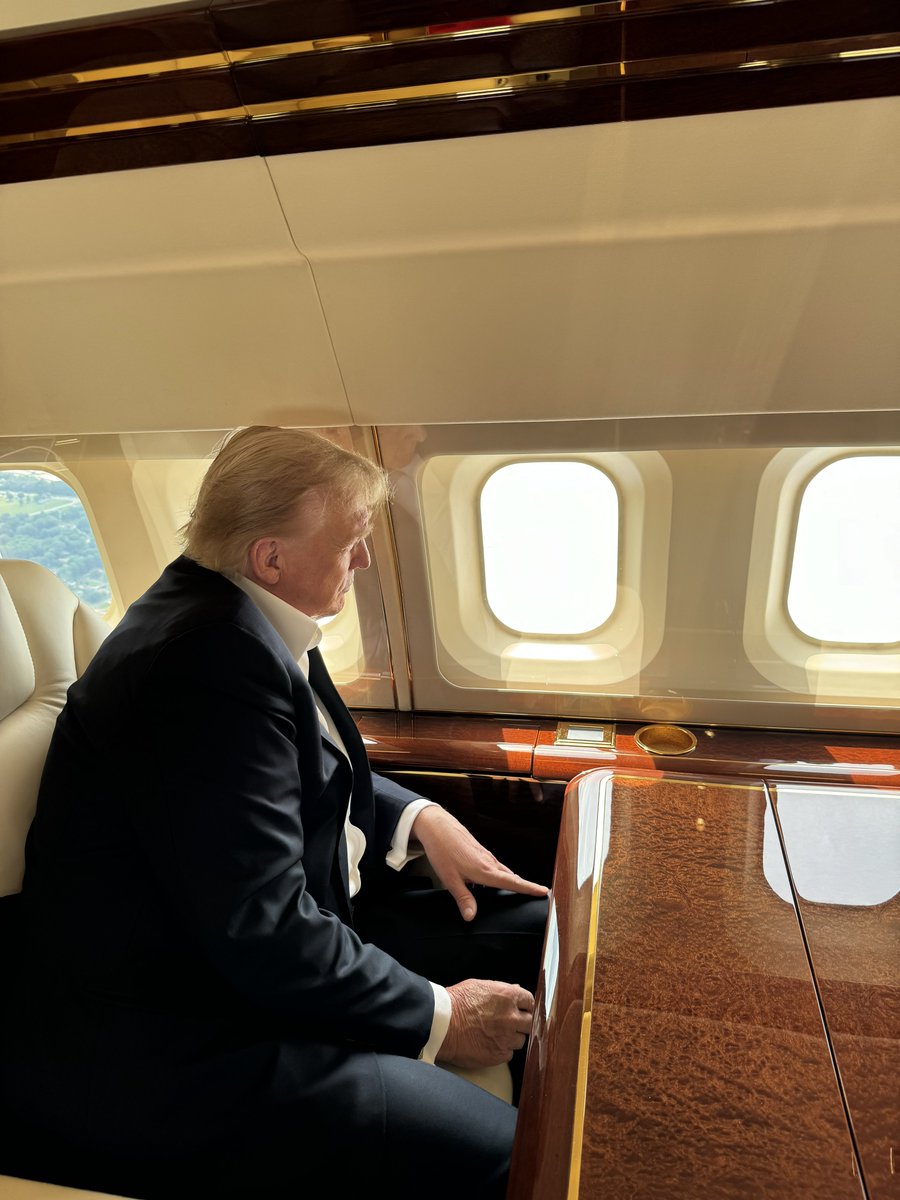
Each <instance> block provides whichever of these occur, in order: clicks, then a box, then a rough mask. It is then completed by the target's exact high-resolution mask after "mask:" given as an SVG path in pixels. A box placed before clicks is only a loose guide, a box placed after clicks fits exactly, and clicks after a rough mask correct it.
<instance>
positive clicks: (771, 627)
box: [743, 445, 900, 708]
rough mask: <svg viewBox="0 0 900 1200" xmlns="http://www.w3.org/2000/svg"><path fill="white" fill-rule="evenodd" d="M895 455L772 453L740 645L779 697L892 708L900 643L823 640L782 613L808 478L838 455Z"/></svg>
mask: <svg viewBox="0 0 900 1200" xmlns="http://www.w3.org/2000/svg"><path fill="white" fill-rule="evenodd" d="M895 455H896V456H898V457H900V447H898V446H896V445H889V446H885V445H881V446H873V445H861V446H848V445H844V446H827V447H809V446H805V447H792V448H787V449H783V450H779V451H777V452H776V453H775V454H774V455H773V457H772V459H771V461H770V462H769V464H768V466H767V467H766V469H765V470H764V471H763V473H762V477H761V479H760V483H759V488H758V490H757V499H756V512H755V516H754V523H753V535H752V539H751V547H750V555H749V560H748V575H747V588H746V593H745V604H744V623H743V645H744V651H745V653H746V655H747V659H748V661H749V662H750V664H751V665H752V666H753V667H754V668H755V669H756V670H757V671H758V672H759V673H760V675H762V676H763V678H764V679H766V680H768V681H769V682H770V683H774V684H775V685H776V686H777V687H778V688H780V689H781V690H782V691H784V692H787V693H789V695H788V696H786V697H785V699H790V698H791V697H796V698H798V699H805V700H808V699H811V700H812V701H813V703H815V704H817V705H832V704H836V705H840V704H843V703H845V702H846V701H847V700H848V699H851V700H852V701H853V702H854V703H855V704H857V705H866V706H876V707H887V708H892V707H895V706H896V702H897V694H896V693H897V685H896V680H897V677H898V674H900V643H896V642H892V643H884V642H878V643H857V642H829V641H822V640H819V639H816V638H812V637H810V636H809V635H808V634H806V633H804V632H803V631H802V630H799V629H798V628H797V626H796V625H795V623H794V621H793V619H792V618H791V616H790V613H789V612H788V607H787V594H788V588H789V584H790V574H791V570H792V567H793V561H794V547H795V544H796V534H797V525H798V522H799V513H800V503H801V501H802V497H803V494H804V492H805V491H806V488H807V486H808V484H809V483H810V482H811V480H812V479H813V478H815V476H816V475H818V474H819V473H820V472H821V471H822V470H824V469H825V468H826V467H827V466H831V465H832V463H835V462H839V461H841V460H843V459H845V458H864V457H870V456H878V457H892V456H895Z"/></svg>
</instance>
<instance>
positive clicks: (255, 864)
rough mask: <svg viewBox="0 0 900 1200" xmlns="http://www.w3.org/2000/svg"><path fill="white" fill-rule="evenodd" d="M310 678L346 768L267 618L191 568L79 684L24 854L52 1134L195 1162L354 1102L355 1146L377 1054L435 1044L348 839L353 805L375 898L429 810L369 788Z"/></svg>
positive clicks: (361, 758)
mask: <svg viewBox="0 0 900 1200" xmlns="http://www.w3.org/2000/svg"><path fill="white" fill-rule="evenodd" d="M310 679H311V681H312V683H313V685H314V686H315V688H316V691H317V693H318V695H319V696H320V698H321V700H322V701H323V703H324V704H325V705H326V707H327V708H328V710H329V712H330V713H331V716H332V718H333V720H334V722H335V725H336V727H337V728H338V730H339V732H340V734H341V737H342V738H343V740H344V743H345V745H346V747H347V750H348V753H349V757H350V765H349V766H348V763H347V759H346V758H345V757H344V755H342V754H341V753H340V752H339V751H338V750H337V749H336V748H335V747H334V746H333V744H332V743H331V742H330V740H329V739H328V738H327V737H325V736H324V735H323V734H322V732H321V729H320V725H319V721H318V716H317V712H316V708H315V703H314V700H313V694H312V691H311V689H310V686H309V684H307V682H306V680H305V679H304V678H303V675H302V673H301V672H300V670H299V669H298V667H297V664H296V662H295V661H294V660H293V659H292V658H291V656H290V653H289V652H288V650H287V647H286V646H285V645H284V643H283V642H282V640H281V638H280V637H279V636H278V635H277V634H276V633H275V631H274V629H273V628H272V626H271V625H270V624H269V623H268V621H267V620H266V619H265V618H264V617H263V616H262V614H261V613H260V611H259V609H258V608H257V607H256V605H255V604H253V602H252V601H251V600H250V599H249V598H248V597H247V596H246V595H245V594H244V593H243V592H242V591H241V590H240V589H239V588H237V587H235V586H234V585H233V584H232V583H230V582H229V581H228V580H226V579H225V578H224V577H223V576H221V575H219V574H217V573H216V572H212V571H208V570H205V569H204V568H202V567H200V566H198V565H197V564H196V563H194V562H192V561H191V560H189V559H186V558H181V559H178V560H177V561H176V562H174V563H173V564H172V565H171V566H169V567H168V568H167V569H166V570H165V572H164V573H163V575H162V576H161V578H160V579H159V580H158V582H157V583H155V584H154V585H153V587H151V588H150V590H149V591H148V592H147V593H146V594H145V595H144V596H143V597H142V598H141V599H140V600H138V601H137V602H136V603H135V604H134V605H132V607H131V608H130V609H129V611H128V613H127V614H126V616H125V618H124V619H123V621H122V622H121V623H120V625H119V626H118V627H117V629H116V630H115V631H114V632H113V633H112V634H111V635H110V636H109V638H108V639H107V641H106V642H105V643H104V645H103V646H102V648H101V649H100V651H99V653H98V654H97V656H96V658H95V659H94V661H93V662H92V664H91V666H90V667H89V669H88V670H87V672H86V673H85V675H84V676H83V678H82V679H81V680H80V681H79V682H77V683H76V684H74V685H73V687H72V688H71V690H70V692H69V698H68V702H67V704H66V707H65V709H64V711H63V712H62V714H61V716H60V718H59V721H58V723H57V727H56V732H55V734H54V737H53V742H52V745H51V748H50V753H49V756H48V759H47V764H46V768H45V771H44V777H43V781H42V785H41V793H40V798H39V801H38V808H37V814H36V817H35V821H34V824H33V826H32V830H31V833H30V834H29V839H28V846H27V852H26V874H25V885H24V890H23V899H22V904H23V908H24V913H25V936H26V942H27V946H28V953H27V960H26V964H25V967H24V968H23V971H22V975H21V979H20V986H19V989H18V993H17V994H18V998H19V999H18V1003H19V1014H18V1018H17V1021H18V1025H17V1028H18V1029H19V1030H20V1031H21V1037H20V1038H19V1039H18V1042H17V1047H16V1055H15V1057H16V1062H15V1063H14V1064H13V1070H12V1072H11V1076H10V1077H11V1078H15V1079H16V1080H17V1082H16V1085H15V1086H16V1090H17V1096H18V1098H19V1099H20V1100H21V1102H22V1106H23V1110H24V1111H25V1112H26V1113H30V1114H32V1115H33V1116H34V1117H35V1118H36V1119H38V1120H39V1121H40V1122H41V1123H42V1125H43V1127H44V1128H50V1129H53V1130H56V1131H57V1132H59V1133H60V1135H62V1136H65V1137H66V1138H69V1139H70V1140H72V1141H73V1142H74V1143H76V1144H78V1145H89V1146H97V1147H105V1148H108V1149H111V1150H112V1151H113V1152H114V1153H121V1154H131V1155H138V1156H140V1155H145V1154H159V1153H162V1154H169V1153H176V1152H177V1153H180V1152H182V1151H183V1152H185V1153H187V1152H188V1151H189V1150H191V1148H192V1147H196V1146H197V1145H205V1144H209V1145H212V1144H214V1143H218V1144H221V1141H222V1139H223V1137H225V1138H227V1137H232V1136H236V1135H237V1131H241V1133H242V1134H243V1133H246V1131H247V1129H248V1128H249V1126H250V1125H252V1124H253V1123H254V1122H257V1123H258V1124H259V1127H260V1129H266V1128H269V1127H270V1126H269V1125H266V1124H265V1123H266V1122H269V1123H271V1121H272V1119H273V1116H272V1105H273V1104H275V1103H276V1099H279V1098H283V1097H284V1096H289V1097H290V1098H291V1102H292V1103H293V1102H294V1098H296V1097H297V1096H309V1097H312V1099H311V1100H310V1101H309V1103H310V1104H312V1103H313V1102H314V1100H315V1097H316V1096H317V1095H318V1096H319V1101H320V1102H321V1100H322V1097H323V1096H325V1095H327V1094H328V1090H329V1089H333V1088H337V1089H339V1090H340V1091H341V1093H342V1096H343V1097H344V1099H345V1113H346V1117H345V1119H346V1122H347V1128H348V1129H349V1130H351V1131H352V1130H353V1128H354V1127H355V1126H357V1125H358V1126H359V1127H360V1128H362V1127H363V1126H370V1125H371V1124H372V1122H373V1120H375V1121H376V1122H377V1120H378V1114H379V1112H380V1106H381V1104H382V1103H383V1101H382V1097H381V1092H380V1089H379V1084H378V1077H377V1069H376V1068H375V1066H374V1064H373V1063H372V1061H371V1060H372V1059H373V1057H374V1056H373V1055H372V1054H371V1053H369V1052H371V1051H373V1050H374V1051H382V1052H388V1053H392V1054H398V1055H403V1056H406V1057H412V1058H414V1057H416V1055H417V1054H418V1053H419V1051H420V1050H421V1048H422V1046H423V1045H424V1043H425V1042H426V1040H427V1038H428V1035H429V1031H430V1026H431V1019H432V1014H433V1003H434V1002H433V993H432V989H431V987H430V985H429V983H428V982H427V981H426V980H425V979H423V978H422V977H420V976H418V975H415V974H413V973H412V972H410V971H408V970H407V969H406V968H404V967H402V966H400V964H398V963H397V962H396V961H395V960H394V959H392V958H390V957H389V956H388V955H386V954H384V953H383V952H382V951H380V950H379V949H378V948H377V947H375V946H373V945H364V944H362V943H361V942H360V940H359V938H358V937H357V936H356V934H355V933H354V932H353V929H352V916H351V907H350V902H349V897H348V890H347V877H346V852H345V844H344V836H343V827H344V818H345V811H346V805H347V800H348V797H349V796H350V794H351V790H352V820H353V822H354V824H356V825H357V826H358V827H359V828H360V829H361V830H362V831H363V833H364V834H365V837H366V842H367V848H366V853H365V855H364V858H363V861H362V864H361V872H362V876H363V887H364V888H365V886H366V880H367V878H371V877H372V876H373V874H375V873H377V872H378V871H379V870H381V869H383V868H382V865H381V864H383V859H384V855H385V854H386V852H387V849H388V846H389V842H390V838H391V836H392V833H393V830H394V828H395V826H396V823H397V820H398V818H399V815H400V813H401V812H402V810H403V808H404V807H405V805H406V804H408V803H409V802H410V801H411V800H412V799H414V798H415V797H414V795H413V793H410V792H407V791H406V790H405V789H403V788H400V787H399V786H397V785H395V784H392V783H390V782H389V781H387V780H378V779H377V778H375V779H374V782H373V776H372V774H371V772H370V770H369V766H368V762H367V760H366V756H365V751H364V748H363V745H362V741H361V739H360V737H359V735H358V733H357V731H356V728H355V726H354V724H353V722H352V719H351V718H350V716H349V713H348V712H347V710H346V709H345V707H344V706H343V704H342V703H341V701H340V699H339V698H338V696H337V693H336V692H335V689H334V687H333V685H332V684H331V681H330V680H329V678H328V675H327V672H326V671H325V668H324V665H323V664H322V661H321V658H320V656H319V654H318V652H317V651H312V652H311V654H310ZM317 1089H318V1091H317ZM323 1089H324V1090H323ZM300 1103H301V1104H302V1103H303V1101H300ZM294 1119H296V1113H295V1114H294ZM173 1148H174V1149H173Z"/></svg>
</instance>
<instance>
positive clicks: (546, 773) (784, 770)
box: [534, 722, 900, 788]
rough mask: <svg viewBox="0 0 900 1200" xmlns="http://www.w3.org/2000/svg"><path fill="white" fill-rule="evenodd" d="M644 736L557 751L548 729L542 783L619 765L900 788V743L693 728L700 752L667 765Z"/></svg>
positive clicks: (620, 734) (621, 726)
mask: <svg viewBox="0 0 900 1200" xmlns="http://www.w3.org/2000/svg"><path fill="white" fill-rule="evenodd" d="M585 723H586V724H589V722H585ZM638 728H640V727H639V726H638V725H635V724H626V723H623V722H619V723H618V724H617V725H616V748H615V751H614V752H613V751H609V750H593V749H590V748H586V747H583V748H580V749H573V748H571V747H568V746H556V745H554V738H555V736H556V726H555V725H553V726H545V727H544V728H542V729H541V730H540V732H539V734H538V739H537V745H536V747H535V753H534V775H535V777H536V778H537V779H572V778H574V776H575V775H577V774H578V773H579V772H580V771H589V770H591V769H592V768H596V767H603V766H613V765H614V766H616V767H618V768H620V769H628V770H631V769H638V770H646V769H647V768H651V769H656V770H661V771H668V772H682V771H685V772H688V773H691V774H704V775H706V774H715V775H719V774H726V775H740V776H745V775H746V776H751V777H752V778H754V779H757V778H759V777H760V776H761V775H762V776H766V777H767V778H771V779H786V778H790V779H808V780H818V781H821V782H826V781H831V782H834V783H857V784H866V785H877V786H880V787H888V788H897V787H900V738H885V737H874V736H873V737H868V736H865V735H855V734H846V733H841V734H815V733H782V732H778V731H773V730H765V729H760V730H755V729H753V730H751V729H708V728H702V727H695V726H691V727H690V728H691V731H692V732H693V733H694V734H695V736H696V738H697V748H696V750H693V751H691V752H690V753H689V754H685V755H681V756H679V757H665V756H653V755H650V754H648V753H647V752H646V751H644V750H642V749H641V748H640V747H639V746H638V745H637V744H636V742H635V740H634V735H635V733H636V731H637V730H638Z"/></svg>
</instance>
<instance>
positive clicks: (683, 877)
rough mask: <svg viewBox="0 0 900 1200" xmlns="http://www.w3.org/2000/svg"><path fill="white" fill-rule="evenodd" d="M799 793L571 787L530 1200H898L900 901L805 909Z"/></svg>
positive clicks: (549, 950) (527, 1154)
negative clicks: (799, 882)
mask: <svg viewBox="0 0 900 1200" xmlns="http://www.w3.org/2000/svg"><path fill="white" fill-rule="evenodd" d="M802 786H806V785H799V784H798V785H794V786H793V790H792V791H791V792H790V795H788V794H787V793H786V791H785V789H784V788H782V792H783V794H782V796H781V798H780V799H779V798H778V796H777V795H776V794H775V793H774V789H772V790H771V791H770V790H768V789H767V785H765V784H764V783H763V782H762V781H759V782H758V783H754V782H752V781H750V782H748V781H747V780H741V781H734V782H731V781H727V780H722V779H721V778H708V779H707V778H703V777H690V776H686V775H684V774H679V775H678V776H667V775H660V774H654V773H650V772H648V773H645V774H641V773H640V772H635V773H630V774H625V773H620V772H615V771H603V770H599V771H592V772H590V773H588V774H586V775H583V776H581V777H580V778H579V779H577V780H575V781H573V783H572V784H571V785H570V787H569V789H568V792H567V796H566V804H565V809H564V813H563V822H562V829H561V836H560V843H559V850H558V855H557V864H556V873H555V876H554V887H553V897H552V905H551V922H550V928H549V931H548V939H547V947H546V949H545V963H544V971H543V973H542V978H541V982H540V986H539V990H538V995H537V1013H536V1020H535V1030H534V1034H533V1037H532V1042H531V1046H530V1048H529V1057H528V1063H527V1067H526V1074H525V1081H524V1087H523V1094H522V1102H521V1106H520V1115H519V1128H518V1133H517V1137H516V1147H515V1151H514V1155H513V1166H512V1172H511V1178H510V1188H509V1197H510V1198H511V1200H558V1198H563V1197H565V1198H566V1200H576V1198H578V1197H580V1198H582V1200H587V1198H593V1197H598V1198H601V1197H602V1198H604V1200H605V1198H615V1197H628V1198H642V1197H669V1198H672V1200H675V1198H678V1197H692V1198H695V1197H705V1198H710V1200H712V1198H718V1197H740V1198H742V1200H743V1198H745V1197H762V1196H772V1197H779V1198H787V1197H794V1196H796V1197H804V1198H808V1200H819V1198H821V1200H840V1198H843V1197H847V1198H854V1200H857V1198H858V1197H860V1196H864V1197H865V1196H871V1197H873V1198H877V1200H888V1197H892V1196H900V1186H898V1185H900V1161H895V1160H900V1123H898V1105H897V1103H896V1093H897V1079H898V1077H900V1076H898V1071H897V1067H898V1059H897V1057H896V1055H897V1049H898V1045H900V1042H898V1036H900V1030H898V1028H897V1022H896V1016H897V1013H898V1011H900V1008H898V1000H900V978H898V970H897V940H896V938H897V932H898V907H897V905H898V897H897V895H896V894H892V895H891V896H884V897H883V898H882V900H881V901H880V902H879V904H876V905H874V906H873V905H872V904H871V903H869V902H868V901H865V902H861V903H856V904H853V903H849V902H848V898H847V897H846V896H845V897H844V898H843V899H844V903H842V904H829V903H828V902H827V894H826V895H825V896H824V897H822V896H819V897H818V898H814V899H809V898H807V897H805V896H804V895H803V891H802V888H801V890H800V891H799V892H798V891H797V888H796V882H795V881H794V880H793V879H792V876H791V872H790V870H789V863H790V860H791V853H792V847H793V853H794V854H795V856H796V857H797V860H798V862H799V861H800V858H801V857H802V853H803V852H802V850H801V848H800V845H801V838H802V831H803V822H802V821H798V820H797V819H794V818H796V816H797V811H798V810H799V809H800V808H803V804H802V803H800V800H799V799H798V796H799V795H800V793H799V790H798V789H800V788H801V787H802ZM837 790H838V791H839V792H840V793H841V795H840V796H839V797H838V798H837V801H836V804H837V806H836V804H835V803H831V807H830V808H829V801H828V799H827V796H828V790H827V789H823V788H817V789H814V791H815V792H816V793H824V794H825V796H826V799H824V800H823V799H821V798H820V799H819V800H818V801H809V800H807V801H805V802H804V803H805V804H806V809H807V814H806V817H807V819H809V818H810V813H811V814H812V819H814V820H815V821H816V823H817V828H819V830H820V831H821V827H822V822H823V821H827V819H828V813H829V812H831V813H832V814H833V813H835V812H840V811H841V810H840V803H843V804H845V805H849V804H852V803H853V802H854V801H855V799H856V798H857V794H856V793H851V790H850V789H846V788H844V789H837ZM867 794H871V793H867ZM878 795H879V797H880V798H881V799H880V803H883V804H885V805H887V804H893V805H900V796H897V794H896V792H895V793H893V794H891V793H887V792H882V793H878ZM831 799H832V801H835V797H832V798H831ZM789 803H790V805H791V806H792V808H793V809H794V814H793V817H792V818H791V819H789V818H788V812H787V809H788V804H789ZM810 804H812V805H813V807H812V808H810ZM816 804H817V805H818V807H816ZM779 805H780V807H781V810H782V816H783V818H784V821H783V823H782V822H780V821H779V820H778V819H777V813H778V809H779ZM883 811H887V810H883ZM891 811H893V812H894V813H895V815H896V809H894V810H891ZM841 820H842V821H843V822H844V825H846V814H845V813H844V814H843V816H841ZM888 824H889V823H888ZM873 828H874V827H873ZM878 828H879V829H880V831H881V836H882V837H883V836H884V830H885V826H884V824H883V823H879V824H878ZM891 828H893V827H891ZM896 828H898V829H900V825H897V826H896ZM873 836H875V835H874V833H873ZM890 836H893V834H891V835H890ZM863 840H864V839H863ZM785 845H787V854H786V855H785ZM841 852H842V848H841V847H838V849H837V851H836V853H838V854H840V853H841ZM821 857H822V856H821V854H820V855H819V860H818V861H820V860H821ZM882 857H883V859H884V862H885V863H886V864H887V866H886V867H885V879H886V883H884V884H883V885H882V892H884V891H885V889H886V888H887V889H888V890H889V888H890V886H893V888H894V892H895V893H896V892H897V891H898V890H900V881H897V880H895V881H894V883H891V879H892V876H891V867H890V863H891V861H892V855H891V852H890V849H889V850H888V853H887V855H886V856H884V855H883V856H882ZM896 868H897V873H900V854H898V855H897V857H896ZM800 874H801V875H802V874H803V872H802V871H801V872H800ZM820 884H821V886H822V887H825V888H826V889H827V887H828V884H827V881H825V882H822V881H821V880H820ZM804 886H806V887H807V890H810V885H808V884H804ZM816 886H819V885H818V884H817V885H816ZM838 910H839V911H838ZM801 918H802V919H801ZM857 935H861V936H857ZM861 942H862V943H865V947H867V948H865V947H864V946H863V945H861V944H860V943H861ZM848 944H852V945H853V946H854V952H853V955H851V956H850V959H849V960H848V957H847V954H846V953H845V950H846V947H847V945H848ZM818 959H821V962H822V964H823V969H822V971H821V978H819V975H818V974H817V970H816V963H817V960H818ZM823 1014H824V1017H825V1020H824V1021H823ZM829 1021H831V1022H832V1023H833V1026H834V1027H833V1029H832V1028H829V1025H828V1022H829ZM854 1130H855V1135H854ZM882 1159H883V1160H884V1162H882V1161H881V1160H882ZM892 1171H893V1172H894V1173H892Z"/></svg>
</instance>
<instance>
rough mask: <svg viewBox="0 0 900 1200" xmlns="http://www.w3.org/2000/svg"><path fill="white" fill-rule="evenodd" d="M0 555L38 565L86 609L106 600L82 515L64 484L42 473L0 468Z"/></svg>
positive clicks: (106, 584)
mask: <svg viewBox="0 0 900 1200" xmlns="http://www.w3.org/2000/svg"><path fill="white" fill-rule="evenodd" d="M0 557H2V558H26V559H30V560H31V561H32V562H36V563H40V564H41V566H44V567H47V568H48V569H49V570H51V571H52V572H53V573H54V574H55V575H58V576H59V578H60V579H61V580H62V581H63V583H65V584H67V585H68V587H70V588H71V589H72V591H73V592H74V593H75V595H76V596H78V597H79V598H80V599H81V600H83V601H84V602H85V603H86V604H89V605H90V606H91V608H94V609H96V610H97V611H98V612H100V613H105V612H106V611H107V609H108V608H109V606H110V603H111V600H112V597H111V594H110V589H109V580H108V579H107V577H106V571H105V570H104V568H103V563H102V561H101V558H100V551H99V550H98V549H97V543H96V541H95V539H94V534H93V531H92V529H91V525H90V522H89V521H88V517H87V513H86V512H85V511H84V506H83V505H82V503H81V501H80V500H79V498H78V496H77V495H76V494H75V492H74V491H73V490H72V488H70V487H69V485H68V484H67V483H66V482H65V481H64V480H62V479H60V478H59V477H58V476H56V475H51V474H50V473H49V472H48V471H12V470H0Z"/></svg>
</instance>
